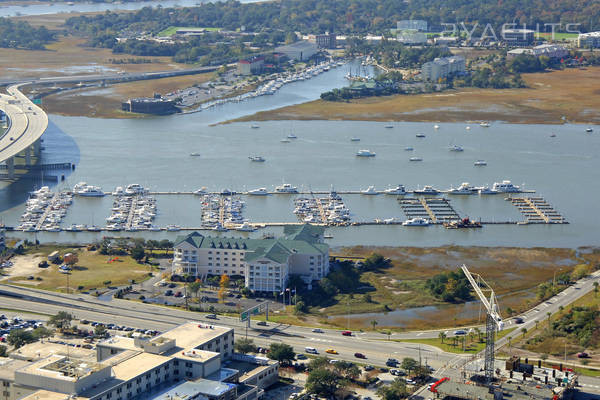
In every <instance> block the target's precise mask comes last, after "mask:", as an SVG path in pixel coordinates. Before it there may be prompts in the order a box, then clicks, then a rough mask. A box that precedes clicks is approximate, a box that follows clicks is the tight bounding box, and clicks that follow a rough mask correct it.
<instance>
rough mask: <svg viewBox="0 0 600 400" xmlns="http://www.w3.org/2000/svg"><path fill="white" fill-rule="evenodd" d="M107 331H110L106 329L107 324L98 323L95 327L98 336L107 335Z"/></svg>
mask: <svg viewBox="0 0 600 400" xmlns="http://www.w3.org/2000/svg"><path fill="white" fill-rule="evenodd" d="M107 333H108V331H107V330H106V326H104V325H102V324H98V325H96V327H95V328H94V335H96V336H98V337H105V336H106V334H107Z"/></svg>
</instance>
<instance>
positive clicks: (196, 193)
mask: <svg viewBox="0 0 600 400" xmlns="http://www.w3.org/2000/svg"><path fill="white" fill-rule="evenodd" d="M207 193H208V192H207V190H206V187H204V186H203V187H201V188H200V189H196V190H194V194H195V195H198V196H201V195H203V194H207Z"/></svg>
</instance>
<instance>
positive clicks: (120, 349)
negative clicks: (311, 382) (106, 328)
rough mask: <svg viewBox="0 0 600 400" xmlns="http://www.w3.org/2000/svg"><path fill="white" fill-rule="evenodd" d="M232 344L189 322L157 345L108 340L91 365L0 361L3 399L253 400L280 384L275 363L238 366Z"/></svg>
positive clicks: (229, 335) (222, 331)
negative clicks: (182, 399) (180, 397)
mask: <svg viewBox="0 0 600 400" xmlns="http://www.w3.org/2000/svg"><path fill="white" fill-rule="evenodd" d="M233 343H234V338H233V329H231V328H225V327H217V326H211V325H206V324H199V323H196V322H189V323H186V324H183V325H180V326H178V327H176V328H174V329H172V330H170V331H167V332H165V333H163V334H162V335H159V336H157V337H154V338H142V337H137V338H133V337H120V336H116V337H112V338H109V339H106V340H104V341H102V342H100V343H98V345H97V347H96V352H95V353H96V354H95V357H96V360H93V359H91V358H90V355H89V354H88V355H87V356H86V355H85V354H83V353H79V354H77V353H76V355H73V354H71V352H70V350H69V349H68V346H64V347H66V348H65V349H64V351H58V352H57V351H56V350H57V348H56V346H57V345H54V347H53V349H52V350H51V351H49V352H48V353H47V354H44V355H43V356H41V354H40V356H39V357H34V359H33V360H32V361H26V360H22V359H13V358H8V359H6V361H4V360H2V361H0V367H2V368H0V389H1V391H0V399H2V400H17V399H27V400H32V399H37V400H42V399H48V400H59V399H67V398H75V397H77V398H78V399H81V400H141V399H151V400H162V399H169V398H171V399H173V398H174V397H173V394H175V393H180V394H181V393H185V394H186V395H187V396H186V398H187V399H194V398H202V399H210V400H255V399H257V398H258V397H260V396H261V395H262V393H263V388H265V387H267V386H269V385H271V384H272V383H274V382H276V381H277V378H276V377H277V376H278V372H279V363H277V362H275V361H272V360H268V359H266V358H262V357H253V356H242V357H243V359H240V355H235V356H234V355H233ZM90 351H91V350H90ZM25 352H26V353H27V351H26V350H25ZM30 353H31V352H30ZM41 353H43V351H42V352H41ZM38 354H39V353H38ZM229 364H231V366H235V367H238V368H240V369H234V368H231V367H229Z"/></svg>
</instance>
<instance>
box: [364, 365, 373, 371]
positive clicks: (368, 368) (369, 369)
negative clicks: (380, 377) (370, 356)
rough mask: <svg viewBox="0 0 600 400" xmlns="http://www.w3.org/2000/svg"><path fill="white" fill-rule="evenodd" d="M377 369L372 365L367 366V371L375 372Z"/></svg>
mask: <svg viewBox="0 0 600 400" xmlns="http://www.w3.org/2000/svg"><path fill="white" fill-rule="evenodd" d="M374 369H375V367H374V366H372V365H365V371H373V370H374Z"/></svg>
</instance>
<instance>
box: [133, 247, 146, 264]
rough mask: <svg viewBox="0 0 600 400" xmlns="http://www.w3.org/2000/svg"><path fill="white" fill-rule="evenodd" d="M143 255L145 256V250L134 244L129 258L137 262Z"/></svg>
mask: <svg viewBox="0 0 600 400" xmlns="http://www.w3.org/2000/svg"><path fill="white" fill-rule="evenodd" d="M144 257H146V251H145V250H144V248H143V247H142V246H139V245H136V246H135V247H134V248H133V249H131V258H133V259H134V260H135V261H137V262H138V263H139V262H141V261H142V260H143V259H144Z"/></svg>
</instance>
